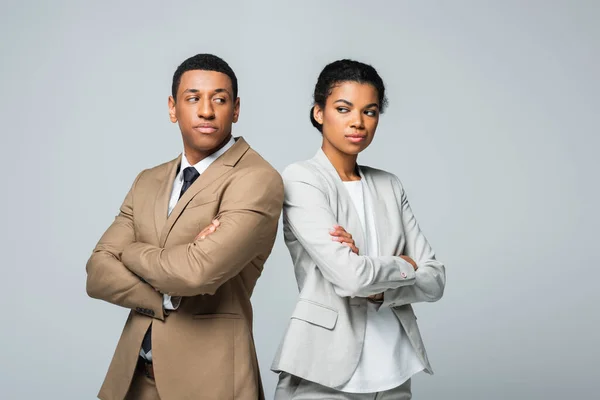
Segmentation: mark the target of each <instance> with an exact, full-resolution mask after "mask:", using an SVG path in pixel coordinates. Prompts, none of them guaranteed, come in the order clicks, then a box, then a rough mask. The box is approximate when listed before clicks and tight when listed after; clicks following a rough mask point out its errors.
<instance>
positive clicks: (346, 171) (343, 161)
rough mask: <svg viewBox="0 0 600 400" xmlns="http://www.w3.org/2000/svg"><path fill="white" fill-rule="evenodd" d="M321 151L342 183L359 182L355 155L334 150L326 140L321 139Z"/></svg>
mask: <svg viewBox="0 0 600 400" xmlns="http://www.w3.org/2000/svg"><path fill="white" fill-rule="evenodd" d="M321 150H323V153H325V155H326V156H327V158H328V159H329V162H331V165H333V168H335V170H336V171H337V173H338V175H339V176H340V179H341V180H342V181H359V180H360V175H359V174H358V170H357V168H356V159H357V157H358V155H357V154H346V153H343V152H341V151H340V150H338V149H337V148H335V147H334V146H333V145H332V144H331V143H329V141H328V140H326V139H325V138H323V144H322V145H321Z"/></svg>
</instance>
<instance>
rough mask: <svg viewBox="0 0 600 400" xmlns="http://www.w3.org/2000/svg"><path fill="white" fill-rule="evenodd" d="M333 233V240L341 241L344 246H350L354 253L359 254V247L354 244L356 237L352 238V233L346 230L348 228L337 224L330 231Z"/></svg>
mask: <svg viewBox="0 0 600 400" xmlns="http://www.w3.org/2000/svg"><path fill="white" fill-rule="evenodd" d="M329 234H330V235H331V240H333V241H336V242H340V243H341V244H342V245H344V246H348V247H350V250H352V252H353V253H355V254H358V248H357V247H356V245H355V244H354V239H352V235H351V234H349V233H348V232H346V230H345V229H344V228H343V227H341V226H340V225H335V226H334V227H333V229H331V230H330V231H329Z"/></svg>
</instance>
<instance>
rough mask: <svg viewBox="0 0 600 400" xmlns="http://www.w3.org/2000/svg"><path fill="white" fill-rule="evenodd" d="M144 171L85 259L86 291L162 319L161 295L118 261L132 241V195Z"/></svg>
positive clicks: (133, 237)
mask: <svg viewBox="0 0 600 400" xmlns="http://www.w3.org/2000/svg"><path fill="white" fill-rule="evenodd" d="M142 174H143V172H141V173H140V174H139V175H138V177H137V178H136V179H135V181H134V183H133V185H132V187H131V189H130V190H129V193H127V196H126V197H125V200H124V201H123V204H122V205H121V209H120V212H119V215H117V217H116V218H115V220H114V222H113V223H112V224H111V225H110V227H109V228H108V230H107V231H106V232H105V233H104V234H103V235H102V237H101V238H100V241H99V242H98V244H97V245H96V247H95V248H94V250H93V252H92V255H91V257H90V259H89V260H88V262H87V266H86V270H87V285H86V290H87V293H88V295H89V296H90V297H93V298H95V299H101V300H105V301H107V302H109V303H113V304H116V305H119V306H121V307H125V308H130V309H133V310H136V311H138V312H140V313H142V314H146V315H148V316H151V317H154V318H158V319H161V320H162V319H164V313H163V305H162V304H163V297H162V295H161V294H160V293H158V292H157V291H156V290H154V288H153V287H152V286H150V285H149V284H147V283H145V282H143V281H142V280H140V278H139V277H138V276H136V275H135V274H133V273H132V272H131V271H129V270H128V269H127V268H126V267H125V266H124V265H123V263H122V262H121V257H120V254H121V252H122V251H123V249H124V248H125V247H126V246H128V245H129V244H131V243H133V242H134V241H135V230H134V225H133V215H134V212H135V211H134V207H133V198H134V196H135V187H136V184H137V182H138V181H139V179H140V177H141V176H142Z"/></svg>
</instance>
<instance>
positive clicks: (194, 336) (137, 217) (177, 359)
mask: <svg viewBox="0 0 600 400" xmlns="http://www.w3.org/2000/svg"><path fill="white" fill-rule="evenodd" d="M180 160H181V156H180V157H178V158H177V159H175V160H173V161H170V162H168V163H166V164H162V165H159V166H157V167H155V168H152V169H149V170H145V171H142V172H141V173H140V174H139V175H138V177H137V178H136V180H135V182H134V183H133V186H132V188H131V190H130V191H129V193H128V194H127V197H126V198H125V201H124V202H123V205H122V206H121V210H120V213H119V215H118V216H117V217H116V219H115V221H114V222H113V224H112V225H111V226H110V227H109V228H108V230H107V231H106V232H105V233H104V235H103V236H102V238H101V239H100V242H99V243H98V245H97V246H96V248H95V249H94V251H93V254H92V256H91V257H90V259H89V261H88V263H87V274H88V275H87V292H88V294H89V295H90V296H91V297H94V298H98V299H102V300H105V301H108V302H110V303H113V304H117V305H119V306H122V307H126V308H129V309H131V312H130V314H129V317H128V318H127V321H126V323H125V327H124V329H123V333H122V335H121V339H120V340H119V343H118V345H117V349H116V351H115V354H114V357H113V359H112V362H111V364H110V367H109V369H108V373H107V375H106V379H105V381H104V384H103V385H102V388H101V389H100V393H99V394H98V397H99V398H101V399H105V400H117V399H118V400H122V399H123V398H124V397H125V395H126V393H127V391H128V389H129V386H130V383H131V380H132V377H133V374H134V370H135V365H136V362H137V360H138V354H139V351H140V346H141V343H142V339H143V337H144V334H145V332H146V330H147V329H148V327H149V326H150V325H152V356H153V362H154V372H155V376H156V385H157V389H158V392H159V395H160V396H161V398H163V399H177V400H179V399H194V400H197V399H219V400H221V399H223V400H224V399H248V400H250V399H252V400H255V399H257V398H263V397H264V395H263V392H262V385H261V380H260V374H259V369H258V362H257V358H256V352H255V348H254V341H253V336H252V306H251V303H250V296H251V294H252V291H253V289H254V286H255V284H256V281H257V279H258V277H259V276H260V274H261V272H262V269H263V264H264V263H265V261H266V259H267V257H268V256H269V254H270V252H271V249H272V247H273V243H274V241H275V236H276V232H277V223H278V219H279V216H280V212H281V208H282V203H283V184H282V180H281V177H280V176H279V174H278V173H277V171H276V170H275V169H273V168H272V167H271V166H270V165H269V164H268V163H267V162H266V161H265V160H264V159H262V158H261V157H260V156H259V155H258V153H256V152H255V151H254V150H252V149H251V148H250V146H249V145H248V144H247V143H246V142H245V141H244V139H243V138H238V139H237V141H236V143H235V144H234V145H233V147H231V148H230V149H229V150H228V151H227V152H225V153H224V154H223V155H222V156H221V157H219V158H218V159H217V160H216V161H215V162H214V163H213V164H212V165H211V166H210V167H209V168H208V169H207V170H206V171H205V172H204V173H203V174H202V175H201V176H200V177H199V178H198V179H197V180H196V181H195V182H194V184H193V185H192V186H191V187H190V188H189V189H188V190H187V191H186V193H185V194H184V195H183V196H182V197H181V199H180V200H179V202H178V203H177V206H176V207H175V209H174V210H173V211H172V213H171V215H170V216H167V211H168V202H169V198H170V194H171V188H172V185H173V181H174V179H175V175H176V173H177V170H178V167H179V165H180ZM215 217H218V218H219V220H220V222H221V225H220V227H219V228H218V230H217V231H216V232H215V233H213V234H211V235H209V236H208V237H206V238H205V239H199V240H196V241H194V238H195V236H196V235H197V234H198V233H199V232H200V231H201V230H202V228H204V227H206V226H207V225H208V224H210V222H211V220H212V219H213V218H215ZM155 289H156V290H155ZM163 293H164V294H169V295H171V296H182V297H183V299H182V301H181V304H180V306H179V308H178V309H177V310H176V311H172V312H170V313H169V314H168V315H167V313H166V312H165V311H164V310H163V303H162V302H163V295H162V294H163Z"/></svg>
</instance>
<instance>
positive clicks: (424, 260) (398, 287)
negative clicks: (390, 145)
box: [284, 166, 446, 307]
mask: <svg viewBox="0 0 600 400" xmlns="http://www.w3.org/2000/svg"><path fill="white" fill-rule="evenodd" d="M284 180H285V190H286V196H285V206H284V223H286V224H287V226H288V228H289V229H290V230H291V231H292V233H293V234H294V236H295V237H296V239H297V240H298V241H299V242H300V244H302V247H303V248H304V249H305V250H306V251H307V252H308V253H309V255H310V256H311V258H312V259H313V260H314V261H315V263H316V264H317V267H318V268H319V269H320V271H321V273H322V274H323V276H324V277H325V279H327V280H328V281H329V282H331V283H332V284H333V286H334V290H335V291H336V293H337V294H338V295H339V296H342V297H346V296H350V297H371V298H374V299H378V298H379V299H381V295H380V294H381V293H384V303H383V305H384V306H389V307H394V306H399V305H402V304H408V303H414V302H418V301H436V300H437V299H439V298H440V297H441V296H442V293H443V290H444V285H445V279H446V278H445V269H444V266H443V265H442V264H441V263H439V262H438V261H436V259H435V255H434V253H433V250H432V249H431V246H430V245H429V243H428V242H427V240H426V239H425V236H424V235H423V233H422V232H421V230H420V228H419V226H418V224H417V222H416V219H415V218H414V215H413V213H412V210H411V209H410V206H409V204H408V200H407V198H406V194H405V192H404V190H403V188H402V185H401V183H400V181H399V180H397V178H396V182H395V184H394V190H395V194H396V197H397V198H398V199H400V201H399V206H400V207H401V215H402V219H401V221H399V222H400V223H402V225H403V228H404V233H405V239H406V245H405V248H404V251H403V254H399V255H396V256H379V257H369V256H360V255H358V254H357V253H358V252H357V251H356V249H355V246H354V243H353V242H352V243H346V245H347V246H346V247H344V246H340V245H339V244H336V243H332V241H331V240H330V239H329V237H327V236H326V235H325V234H326V233H327V232H329V234H330V235H332V236H334V237H338V238H339V237H343V234H342V233H341V231H343V228H342V229H341V230H340V229H339V228H336V229H337V231H336V230H334V231H333V232H330V229H331V228H332V227H334V226H335V224H336V223H337V221H336V220H335V216H334V215H333V212H332V210H331V209H330V206H329V200H328V199H327V195H326V194H325V193H326V190H325V189H324V188H321V183H320V182H319V180H318V179H317V178H316V177H315V175H314V174H313V173H311V172H310V171H307V170H305V169H304V168H302V167H298V166H294V167H293V169H288V170H286V171H285V172H284ZM350 239H351V237H350ZM338 241H342V242H344V240H340V239H338Z"/></svg>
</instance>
